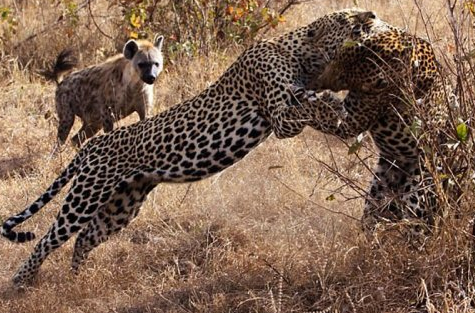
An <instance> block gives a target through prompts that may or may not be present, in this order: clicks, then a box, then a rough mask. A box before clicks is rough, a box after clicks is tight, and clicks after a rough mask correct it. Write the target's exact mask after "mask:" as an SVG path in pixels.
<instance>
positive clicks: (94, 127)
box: [71, 122, 101, 148]
mask: <svg viewBox="0 0 475 313" xmlns="http://www.w3.org/2000/svg"><path fill="white" fill-rule="evenodd" d="M99 130H101V125H100V124H99V123H97V122H95V123H86V122H84V123H83V124H82V127H81V129H79V131H78V132H77V133H76V135H74V137H73V138H72V139H71V141H72V143H73V145H74V146H75V147H77V148H79V147H80V146H81V145H82V143H83V142H85V141H86V140H87V139H89V138H91V137H92V136H94V135H95V134H97V132H98V131H99Z"/></svg>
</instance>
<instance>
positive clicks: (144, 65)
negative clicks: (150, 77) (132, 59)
mask: <svg viewBox="0 0 475 313" xmlns="http://www.w3.org/2000/svg"><path fill="white" fill-rule="evenodd" d="M138 66H139V67H140V68H145V67H147V63H143V62H140V63H139V64H138Z"/></svg>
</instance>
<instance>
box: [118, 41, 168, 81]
mask: <svg viewBox="0 0 475 313" xmlns="http://www.w3.org/2000/svg"><path fill="white" fill-rule="evenodd" d="M162 45H163V36H158V35H157V36H155V39H154V41H153V43H151V42H150V41H147V40H133V39H132V40H129V41H127V43H126V44H125V46H124V52H123V53H124V57H125V58H126V59H128V60H130V62H132V66H133V68H134V69H135V71H136V72H137V74H138V76H139V77H140V79H141V80H142V81H143V82H144V83H147V84H149V85H151V84H153V83H154V82H155V80H156V79H157V77H158V75H159V74H160V72H161V71H162V69H163V56H162Z"/></svg>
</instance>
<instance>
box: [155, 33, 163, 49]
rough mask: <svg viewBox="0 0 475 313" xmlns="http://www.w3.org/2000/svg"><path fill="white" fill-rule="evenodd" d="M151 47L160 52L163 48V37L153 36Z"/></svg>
mask: <svg viewBox="0 0 475 313" xmlns="http://www.w3.org/2000/svg"><path fill="white" fill-rule="evenodd" d="M153 45H154V46H155V48H157V49H158V50H162V46H163V36H162V35H155V38H154V39H153Z"/></svg>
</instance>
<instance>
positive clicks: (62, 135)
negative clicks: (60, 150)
mask: <svg viewBox="0 0 475 313" xmlns="http://www.w3.org/2000/svg"><path fill="white" fill-rule="evenodd" d="M56 113H57V115H58V120H59V122H58V141H59V142H58V143H59V144H60V145H63V144H64V143H65V142H66V139H67V138H68V135H69V132H70V131H71V128H72V127H73V124H74V111H73V110H72V109H71V107H70V105H69V103H67V102H66V100H65V99H61V97H58V98H57V99H56Z"/></svg>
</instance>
